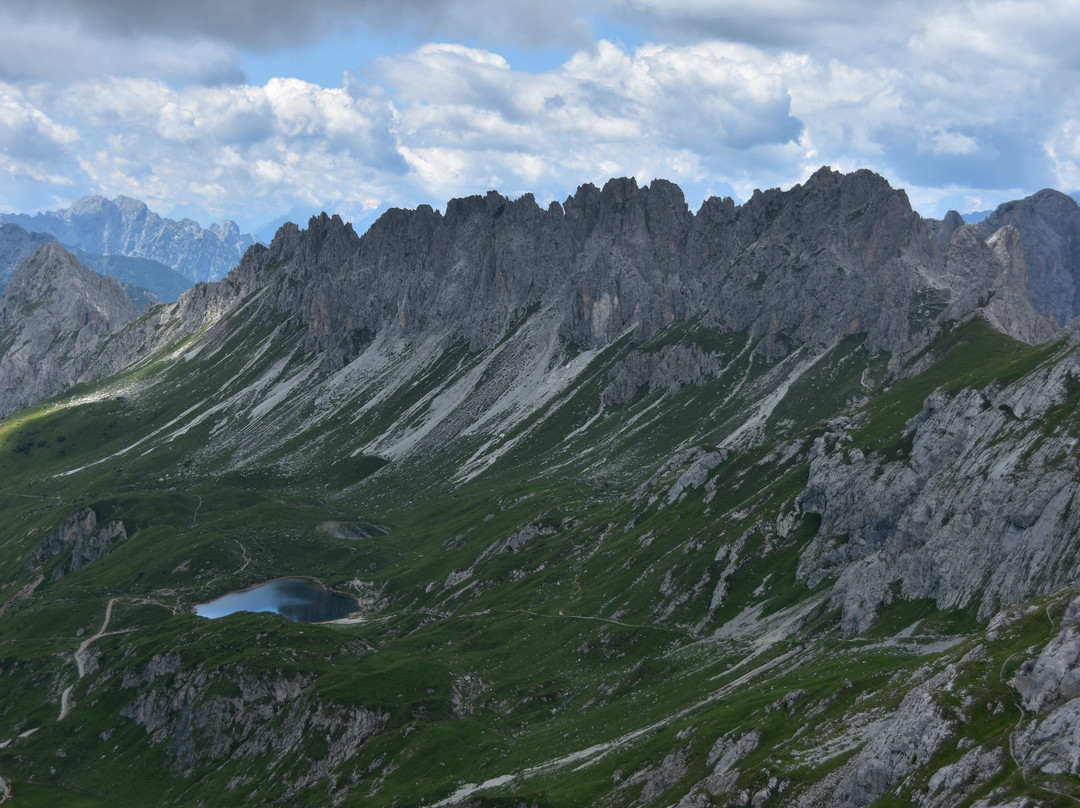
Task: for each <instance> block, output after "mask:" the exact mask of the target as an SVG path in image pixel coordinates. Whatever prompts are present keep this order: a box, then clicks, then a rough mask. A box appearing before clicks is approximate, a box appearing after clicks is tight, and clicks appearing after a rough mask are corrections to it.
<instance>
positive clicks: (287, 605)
mask: <svg viewBox="0 0 1080 808" xmlns="http://www.w3.org/2000/svg"><path fill="white" fill-rule="evenodd" d="M358 611H360V602H359V601H358V600H357V599H356V598H354V597H351V596H349V595H342V594H339V593H337V592H331V591H330V590H328V589H326V588H325V587H324V586H323V585H322V584H320V583H319V582H318V581H314V580H312V579H310V578H281V579H280V580H277V581H270V582H269V583H265V584H263V585H262V586H256V587H255V588H253V589H245V590H243V591H242V592H231V593H229V594H228V595H222V596H221V597H220V598H218V599H216V600H212V601H210V602H209V603H197V604H196V605H195V614H198V615H201V616H202V617H209V618H217V617H225V616H226V615H229V614H233V613H235V612H274V613H275V614H280V615H281V616H282V617H287V618H289V619H290V620H293V621H295V622H297V623H323V622H325V621H327V620H339V619H341V618H342V617H348V616H349V615H350V614H353V613H355V612H358Z"/></svg>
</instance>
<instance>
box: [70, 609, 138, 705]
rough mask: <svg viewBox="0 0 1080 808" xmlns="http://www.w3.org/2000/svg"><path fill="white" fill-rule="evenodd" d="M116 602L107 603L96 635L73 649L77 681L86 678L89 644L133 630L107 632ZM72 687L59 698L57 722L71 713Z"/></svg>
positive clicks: (124, 629)
mask: <svg viewBox="0 0 1080 808" xmlns="http://www.w3.org/2000/svg"><path fill="white" fill-rule="evenodd" d="M116 601H117V598H109V603H108V605H107V606H106V607H105V619H104V620H102V621H101V628H99V629H98V631H97V634H94V635H93V636H91V637H87V638H86V639H85V640H83V641H82V642H81V643H79V647H78V648H77V649H75V667H76V668H77V669H78V671H79V679H82V678H83V677H84V676H86V661H87V657H88V656H89V650H90V644H91V643H93V642H94V641H95V640H100V639H101V638H102V637H106V636H109V635H111V634H126V633H128V632H129V631H133V629H130V628H123V629H119V630H118V631H109V630H108V628H109V621H110V620H111V619H112V608H113V604H114V603H116ZM74 687H75V685H68V686H67V687H66V688H64V692H63V694H62V695H61V696H60V715H59V717H57V719H56V720H57V721H63V720H64V719H65V718H67V716H68V714H69V713H70V712H71V707H72V701H71V691H72V689H73V688H74Z"/></svg>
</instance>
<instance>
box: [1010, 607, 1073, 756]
mask: <svg viewBox="0 0 1080 808" xmlns="http://www.w3.org/2000/svg"><path fill="white" fill-rule="evenodd" d="M1078 624H1080V595H1076V596H1074V597H1073V599H1072V601H1071V602H1070V603H1069V606H1068V608H1067V609H1066V611H1065V616H1064V618H1063V619H1062V621H1061V631H1060V632H1059V633H1058V635H1057V637H1055V638H1054V639H1053V640H1051V641H1050V643H1049V644H1048V645H1047V646H1046V647H1045V648H1044V649H1043V650H1042V652H1041V653H1040V654H1039V656H1038V657H1037V658H1036V659H1034V660H1030V661H1029V662H1028V663H1025V665H1024V666H1023V667H1022V668H1021V670H1020V671H1019V673H1018V674H1017V676H1016V677H1015V679H1014V680H1013V685H1014V686H1015V687H1016V688H1017V690H1018V691H1019V692H1020V694H1021V697H1022V699H1023V705H1024V709H1025V710H1026V711H1028V712H1029V713H1031V714H1034V715H1035V716H1036V719H1035V720H1034V721H1032V722H1031V723H1030V724H1029V725H1028V726H1027V727H1025V728H1024V729H1023V730H1022V731H1021V732H1019V733H1017V735H1016V736H1015V749H1016V755H1017V757H1018V758H1019V759H1020V760H1022V761H1023V764H1024V766H1025V767H1026V768H1034V769H1039V770H1040V771H1042V772H1043V773H1044V774H1068V775H1073V776H1074V777H1075V776H1077V775H1080V630H1078V629H1080V627H1078Z"/></svg>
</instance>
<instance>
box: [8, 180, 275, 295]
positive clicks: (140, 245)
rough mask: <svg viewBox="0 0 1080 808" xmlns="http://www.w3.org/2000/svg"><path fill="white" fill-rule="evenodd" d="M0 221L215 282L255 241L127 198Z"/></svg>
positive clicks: (92, 200)
mask: <svg viewBox="0 0 1080 808" xmlns="http://www.w3.org/2000/svg"><path fill="white" fill-rule="evenodd" d="M0 221H3V222H9V223H12V224H17V225H21V226H22V227H25V228H27V229H33V230H41V231H44V232H46V233H50V234H52V235H53V236H55V237H56V239H57V240H59V241H61V242H63V243H64V244H68V245H71V246H72V247H79V248H81V249H84V250H86V251H87V252H92V253H97V254H99V255H126V256H130V257H137V258H150V259H153V260H155V261H159V262H161V263H162V264H164V265H165V266H168V267H172V268H173V269H175V270H176V271H177V272H179V273H181V274H182V275H185V276H187V277H188V278H191V280H193V281H206V280H218V279H219V278H223V277H225V275H226V274H227V273H228V271H229V270H230V269H232V268H233V267H234V266H236V263H237V261H239V259H240V257H241V256H242V255H243V253H244V251H245V250H246V249H247V248H248V247H250V246H251V245H252V244H254V243H255V238H254V237H253V236H250V235H246V234H241V233H240V228H239V227H237V225H236V223H235V222H231V221H228V220H226V221H223V222H220V223H219V224H215V225H213V226H211V227H209V228H207V229H205V230H204V229H203V228H202V227H200V226H199V224H198V222H195V221H192V220H191V219H181V220H180V221H175V220H173V219H165V218H162V217H161V216H158V215H157V214H156V213H154V212H153V211H152V210H150V209H149V208H148V207H147V206H146V204H145V203H143V202H140V201H138V200H137V199H130V198H129V197H126V196H118V197H117V198H116V199H113V200H111V201H110V200H108V199H105V198H104V197H100V196H86V197H83V198H82V199H78V200H76V201H75V202H73V203H72V204H71V206H70V207H69V208H67V209H65V210H55V211H50V212H48V213H38V214H36V215H34V216H30V215H26V214H14V213H9V214H4V215H2V216H0Z"/></svg>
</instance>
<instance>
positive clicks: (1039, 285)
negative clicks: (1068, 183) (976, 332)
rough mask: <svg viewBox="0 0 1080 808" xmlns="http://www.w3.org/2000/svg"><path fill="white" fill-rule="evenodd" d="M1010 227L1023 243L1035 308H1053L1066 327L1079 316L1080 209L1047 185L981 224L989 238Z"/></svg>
mask: <svg viewBox="0 0 1080 808" xmlns="http://www.w3.org/2000/svg"><path fill="white" fill-rule="evenodd" d="M1005 225H1012V226H1013V227H1015V228H1016V230H1017V231H1018V232H1019V234H1020V240H1021V241H1022V242H1023V245H1024V254H1025V256H1026V259H1027V270H1028V274H1029V277H1028V281H1027V287H1028V290H1029V292H1030V295H1031V301H1032V303H1033V305H1034V307H1035V309H1036V311H1039V312H1052V313H1053V315H1054V316H1055V317H1056V319H1057V322H1058V323H1059V324H1061V325H1065V324H1066V323H1068V322H1069V321H1070V320H1072V319H1073V318H1074V317H1076V316H1077V315H1078V314H1080V294H1078V291H1080V208H1078V207H1077V204H1076V202H1075V201H1073V200H1072V199H1071V198H1069V197H1068V196H1066V195H1065V194H1062V193H1060V192H1058V191H1052V190H1049V189H1047V190H1043V191H1039V192H1038V193H1036V194H1033V195H1031V196H1029V197H1026V198H1025V199H1021V200H1017V201H1014V202H1006V203H1004V204H1002V205H999V206H998V208H997V209H996V210H995V211H994V212H993V213H992V214H991V215H990V216H988V217H987V218H986V219H984V220H983V221H982V222H980V223H979V225H978V227H979V228H980V229H981V230H982V232H983V234H984V235H986V236H989V235H990V234H991V233H993V232H995V231H996V230H998V229H999V228H1001V227H1003V226H1005Z"/></svg>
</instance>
